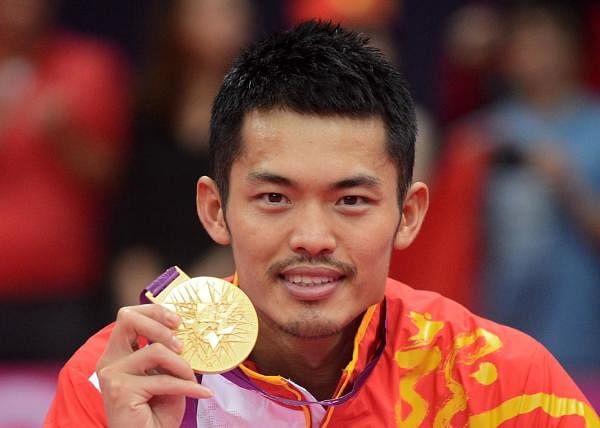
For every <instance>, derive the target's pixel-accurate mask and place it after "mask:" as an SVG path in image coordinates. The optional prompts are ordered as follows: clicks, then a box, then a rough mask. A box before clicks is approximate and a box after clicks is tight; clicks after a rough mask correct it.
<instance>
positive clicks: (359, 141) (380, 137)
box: [239, 110, 391, 166]
mask: <svg viewBox="0 0 600 428" xmlns="http://www.w3.org/2000/svg"><path fill="white" fill-rule="evenodd" d="M240 136H241V149H242V150H241V156H240V159H239V160H240V161H242V162H266V161H268V160H270V159H272V160H275V159H278V160H288V161H289V160H293V161H295V163H298V164H302V163H306V162H311V163H313V165H314V166H316V165H315V163H317V164H328V165H330V166H331V164H339V163H344V164H347V165H348V166H350V165H352V164H360V163H364V162H365V161H367V162H371V163H373V162H377V163H385V162H391V159H390V158H389V156H388V153H387V150H386V140H387V132H386V129H385V125H384V123H383V120H382V119H381V118H379V117H378V116H370V117H365V118H351V117H346V116H338V115H328V116H320V115H309V114H300V113H296V112H292V111H288V110H270V111H266V112H262V111H256V110H255V111H252V112H250V113H248V114H246V116H245V117H244V121H243V125H242V129H241V133H240Z"/></svg>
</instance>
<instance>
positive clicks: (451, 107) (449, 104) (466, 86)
mask: <svg viewBox="0 0 600 428" xmlns="http://www.w3.org/2000/svg"><path fill="white" fill-rule="evenodd" d="M503 18H504V17H503V16H502V13H501V12H500V10H499V9H498V7H497V6H495V5H494V4H493V3H489V2H481V1H479V2H469V3H467V4H466V5H464V6H462V7H460V8H459V9H457V10H456V11H454V12H453V13H452V15H450V17H449V18H448V24H447V28H446V31H445V34H446V37H445V40H444V47H443V51H442V57H441V58H440V71H439V74H438V76H439V83H438V84H439V92H438V98H439V100H438V104H439V107H438V108H439V112H438V116H439V119H440V122H441V123H442V124H443V125H448V124H451V123H452V122H454V121H455V120H457V119H459V118H462V117H464V116H465V115H466V114H468V113H472V112H474V111H475V110H477V109H479V108H481V107H483V106H485V105H487V104H488V103H489V102H490V101H492V100H494V98H495V97H496V96H497V95H498V92H499V91H500V88H501V82H500V80H499V76H498V72H497V65H498V64H497V60H498V53H499V52H498V51H499V48H500V45H501V40H502V35H503Z"/></svg>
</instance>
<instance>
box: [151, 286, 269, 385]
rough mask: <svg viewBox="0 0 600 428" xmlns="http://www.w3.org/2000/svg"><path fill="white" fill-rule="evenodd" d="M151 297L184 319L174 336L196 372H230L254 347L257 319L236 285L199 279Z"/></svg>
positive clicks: (244, 295)
mask: <svg viewBox="0 0 600 428" xmlns="http://www.w3.org/2000/svg"><path fill="white" fill-rule="evenodd" d="M152 297H153V298H152V299H151V300H152V301H153V302H154V303H159V304H161V305H164V306H166V307H168V308H169V309H171V310H173V311H174V312H176V313H177V315H179V316H180V317H181V320H182V323H181V325H180V326H179V328H178V329H177V330H176V332H175V335H176V336H177V337H178V338H179V339H180V340H181V341H182V342H183V351H182V353H181V355H182V357H183V358H184V359H185V360H186V361H187V362H188V363H189V364H190V366H191V367H192V369H193V370H195V371H196V372H198V373H223V372H226V371H229V370H231V369H232V368H234V367H236V366H238V365H239V364H240V363H242V362H243V361H244V360H245V359H246V358H247V357H248V355H249V354H250V352H251V351H252V349H253V348H254V344H255V343H256V338H257V337H258V317H257V315H256V311H255V310H254V306H253V305H252V302H251V301H250V299H249V298H248V296H246V294H244V292H243V291H242V290H240V289H239V288H238V287H236V286H234V285H233V284H230V283H229V282H227V281H224V280H222V279H219V278H212V277H197V278H191V279H188V280H186V281H183V282H181V283H179V284H174V286H173V287H167V288H166V289H165V290H164V291H163V292H162V293H160V294H159V295H158V296H156V297H154V296H152Z"/></svg>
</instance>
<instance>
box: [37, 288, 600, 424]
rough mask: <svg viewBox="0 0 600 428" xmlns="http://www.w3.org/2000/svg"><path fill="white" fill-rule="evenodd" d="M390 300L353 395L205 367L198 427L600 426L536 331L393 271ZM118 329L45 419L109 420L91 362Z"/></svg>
mask: <svg viewBox="0 0 600 428" xmlns="http://www.w3.org/2000/svg"><path fill="white" fill-rule="evenodd" d="M386 301H387V336H386V338H387V347H386V349H385V351H384V353H383V355H382V357H381V359H380V360H379V362H378V363H377V365H376V367H375V369H374V370H373V372H372V373H371V374H370V376H369V378H368V379H367V381H366V383H365V384H364V385H363V386H362V388H361V389H360V391H359V392H358V394H357V395H356V396H355V397H354V398H352V399H351V400H350V401H348V402H346V403H344V404H342V405H340V406H337V407H330V408H329V409H328V410H327V411H325V410H324V409H323V408H322V407H321V406H305V407H297V408H294V407H286V406H282V405H279V404H277V403H275V402H272V401H270V400H268V399H266V398H264V397H263V396H261V395H259V394H257V393H256V392H254V391H248V390H244V389H242V388H240V387H238V386H237V385H235V384H233V383H231V382H229V381H228V380H226V379H225V378H223V377H222V376H220V375H205V376H204V379H203V382H205V383H206V384H207V385H208V386H209V387H210V388H211V389H212V390H213V391H214V392H215V396H214V397H212V398H210V399H207V400H199V401H198V410H197V417H198V420H199V422H200V423H199V425H198V426H202V427H204V426H235V427H244V426H263V427H267V426H268V427H278V426H286V427H288V426H301V427H304V426H306V427H319V426H320V427H325V426H327V427H353V428H354V427H398V426H401V427H464V426H469V427H471V428H479V427H486V428H487V427H497V426H502V428H508V427H565V428H567V427H568V428H583V427H588V428H591V427H593V428H600V419H599V418H598V416H597V414H596V413H595V411H594V410H593V409H592V408H591V406H590V405H589V403H588V402H587V401H586V399H585V397H584V396H583V394H582V393H581V391H580V390H579V389H578V388H577V386H576V385H575V384H574V383H573V381H572V380H571V379H570V378H569V376H568V375H567V374H566V373H565V371H564V370H563V369H562V367H561V366H560V365H559V364H558V362H557V361H556V360H555V359H554V358H553V357H552V356H551V355H550V354H549V353H548V351H546V350H545V349H544V348H543V346H542V345H540V344H539V343H538V342H536V341H535V340H533V339H532V338H530V337H529V336H527V335H525V334H523V333H521V332H519V331H517V330H514V329H512V328H509V327H505V326H502V325H499V324H496V323H493V322H491V321H488V320H485V319H482V318H480V317H477V316H476V315H473V314H472V313H471V312H469V311H468V310H466V309H465V308H464V307H463V306H461V305H459V304H457V303H455V302H453V301H451V300H449V299H447V298H445V297H442V296H440V295H439V294H436V293H432V292H428V291H420V290H414V289H412V288H410V287H408V286H406V285H404V284H402V283H399V282H397V281H394V280H392V279H388V283H387V287H386ZM379 311H380V305H374V306H372V307H371V308H369V309H368V310H367V312H366V313H365V315H364V316H363V320H362V323H361V325H360V327H359V329H358V332H357V335H356V338H355V349H354V356H353V359H352V361H351V362H350V363H349V364H348V366H347V367H346V369H345V370H344V371H343V374H342V376H341V378H340V383H339V385H338V390H337V393H336V395H337V396H339V395H341V394H343V393H344V392H346V391H347V389H348V385H349V384H350V383H351V382H352V381H353V380H354V379H355V376H356V374H357V373H359V372H360V371H362V370H363V368H364V366H365V364H366V362H367V361H368V359H369V357H370V353H372V352H373V351H374V349H373V348H374V346H373V345H374V342H375V341H376V336H377V331H378V323H379V321H380V317H379ZM111 331H112V326H109V327H106V328H105V329H104V330H102V331H100V332H99V333H98V334H96V335H95V336H93V337H92V338H91V339H90V340H89V341H88V342H87V343H86V344H85V345H84V346H83V347H82V348H81V349H80V350H79V351H77V353H76V354H75V355H74V356H73V358H71V360H70V361H69V362H68V363H67V364H66V365H65V367H64V368H63V369H62V371H61V374H60V377H59V383H58V390H57V393H56V397H55V399H54V402H53V404H52V407H51V409H50V412H49V414H48V417H47V420H46V423H45V426H47V427H58V426H60V427H70V426H73V427H75V426H76V427H82V426H85V427H92V426H106V418H105V415H104V411H103V405H102V398H101V394H100V392H99V389H98V388H97V386H95V385H97V381H96V379H95V375H94V370H95V366H96V362H97V360H98V358H99V356H100V355H101V353H102V352H103V350H104V347H105V345H106V342H107V340H108V337H109V335H110V332H111ZM252 367H253V365H252V363H251V362H246V363H245V365H244V368H243V370H244V371H245V372H246V373H247V374H248V376H249V377H250V378H251V379H253V380H254V381H255V382H257V383H258V384H260V386H262V387H263V389H265V390H268V391H269V392H271V393H276V394H278V395H280V396H284V397H290V398H303V399H311V396H310V394H309V393H308V392H307V391H305V390H304V389H303V388H301V387H299V386H298V385H296V384H294V383H292V382H290V381H288V380H286V379H283V378H280V377H278V376H263V375H260V374H258V373H256V372H254V371H253V370H252V369H251V368H252ZM94 383H95V385H94ZM306 407H310V409H308V408H306Z"/></svg>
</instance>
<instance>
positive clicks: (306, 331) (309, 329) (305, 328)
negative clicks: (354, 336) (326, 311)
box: [278, 321, 343, 340]
mask: <svg viewBox="0 0 600 428" xmlns="http://www.w3.org/2000/svg"><path fill="white" fill-rule="evenodd" d="M278 327H279V330H281V331H282V332H283V333H285V334H287V335H289V336H292V337H295V338H297V339H309V340H314V339H325V338H327V337H332V336H337V335H338V334H340V333H341V332H342V331H343V327H340V326H339V325H338V324H335V323H332V322H324V321H319V322H311V323H307V322H303V321H296V322H288V323H286V324H280V325H278Z"/></svg>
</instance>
